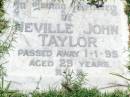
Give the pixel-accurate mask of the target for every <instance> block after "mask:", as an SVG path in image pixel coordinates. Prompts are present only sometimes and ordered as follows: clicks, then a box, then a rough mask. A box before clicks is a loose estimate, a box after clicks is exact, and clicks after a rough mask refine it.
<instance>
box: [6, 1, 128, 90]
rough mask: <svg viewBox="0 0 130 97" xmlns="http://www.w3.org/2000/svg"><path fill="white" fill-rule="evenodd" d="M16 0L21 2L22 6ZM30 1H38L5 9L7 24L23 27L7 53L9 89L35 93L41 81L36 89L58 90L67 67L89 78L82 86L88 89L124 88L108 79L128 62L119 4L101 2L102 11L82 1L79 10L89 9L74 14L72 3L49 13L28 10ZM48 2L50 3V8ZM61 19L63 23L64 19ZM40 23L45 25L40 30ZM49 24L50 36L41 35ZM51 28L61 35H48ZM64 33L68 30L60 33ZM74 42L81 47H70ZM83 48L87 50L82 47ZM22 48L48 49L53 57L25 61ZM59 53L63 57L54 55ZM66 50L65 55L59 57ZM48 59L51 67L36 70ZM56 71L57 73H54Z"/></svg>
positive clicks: (124, 19)
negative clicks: (11, 48)
mask: <svg viewBox="0 0 130 97" xmlns="http://www.w3.org/2000/svg"><path fill="white" fill-rule="evenodd" d="M15 1H19V3H20V5H19V4H17V3H18V2H15ZM33 1H37V0H32V1H31V0H27V1H26V0H22V1H21V0H14V1H12V2H9V3H8V4H7V5H8V6H7V12H8V14H9V16H8V17H9V18H10V20H12V21H13V20H14V21H17V22H18V23H20V24H21V22H23V24H24V25H23V26H24V28H23V29H24V31H18V32H17V33H18V35H17V42H16V43H14V46H15V48H14V50H13V51H10V56H9V57H8V60H9V62H8V64H7V65H6V66H7V73H8V77H7V80H10V81H13V83H12V86H11V87H12V89H19V90H34V89H35V88H36V87H37V82H38V81H39V79H41V80H40V85H39V88H40V89H48V88H49V87H53V88H55V87H59V86H60V83H61V79H62V76H61V75H60V73H62V72H63V71H64V69H66V68H67V67H68V65H69V66H70V67H69V68H70V69H73V70H74V71H75V72H77V71H79V70H82V71H83V72H85V73H88V76H87V79H88V82H87V83H86V85H85V86H87V87H98V88H102V87H107V86H109V85H110V84H111V83H120V84H122V83H123V84H125V83H126V82H125V81H124V80H119V78H118V77H115V76H113V75H110V73H113V72H115V73H119V74H122V75H127V70H126V68H125V66H124V65H126V64H127V61H128V56H127V48H128V33H129V32H128V24H127V16H126V15H125V13H124V4H123V2H122V1H120V0H110V1H109V2H107V3H105V5H104V7H103V8H99V9H97V8H95V7H94V6H92V7H90V6H89V5H86V4H85V3H83V2H82V5H83V6H85V5H86V6H87V7H86V8H87V9H86V10H82V11H81V10H80V11H77V10H76V11H72V10H73V8H74V7H70V0H65V6H66V9H65V10H64V9H63V8H61V9H56V8H55V9H48V8H45V6H44V4H42V6H40V7H35V8H34V7H33V6H34V5H35V4H36V3H35V4H34V5H32V3H33ZM47 1H48V0H47ZM47 1H46V0H43V2H44V3H45V2H47ZM14 2H15V3H14ZM49 2H50V1H48V4H50V3H49ZM37 4H38V3H37ZM39 4H40V3H39ZM55 4H58V5H57V6H61V5H64V4H60V3H55ZM62 7H63V6H62ZM79 8H81V7H79ZM64 13H66V14H64ZM63 16H64V17H65V19H66V20H62V19H63V18H64V17H63ZM69 17H70V18H69ZM71 19H72V20H71ZM25 23H26V26H25ZM41 23H46V24H44V25H42V24H41ZM47 23H50V24H52V25H51V26H53V27H52V28H51V26H50V24H49V26H48V27H50V28H48V32H47V30H46V31H45V32H44V30H45V29H47V28H46V25H47ZM56 24H57V25H56ZM60 26H61V28H60ZM93 26H94V28H93ZM21 27H22V26H21ZM65 27H66V29H65ZM91 27H92V28H91ZM41 28H42V29H43V30H42V31H41ZM32 29H33V31H32ZM54 29H57V30H56V32H60V33H50V32H51V30H54ZM62 29H64V30H66V31H65V32H64V33H61V32H62V31H60V30H62ZM94 29H95V31H94ZM104 29H107V30H104ZM89 30H91V31H89ZM67 31H68V32H67ZM71 31H72V32H71ZM103 31H104V33H103ZM99 33H100V34H99ZM39 35H40V36H39ZM42 38H43V39H42ZM44 38H45V40H44ZM44 41H45V44H44ZM64 41H65V42H64ZM76 42H77V43H79V44H77V45H76V46H74V44H75V43H76ZM71 43H72V44H73V45H72V44H71ZM85 43H86V45H84V44H85ZM72 46H74V47H72ZM25 49H26V50H49V51H50V52H52V55H50V56H49V57H47V56H43V57H42V56H36V55H35V56H32V55H28V56H27V54H28V53H27V52H23V50H25ZM60 51H61V53H60V54H61V55H60V54H59V55H57V54H58V52H60ZM65 51H66V52H68V53H69V55H65V54H63V52H65ZM31 52H32V51H31ZM31 54H32V53H31ZM38 54H39V53H38ZM40 54H41V53H40ZM49 54H50V53H49ZM85 54H86V56H85ZM31 60H32V61H33V62H32V63H34V62H35V63H34V64H32V63H30V62H31ZM39 60H40V61H39ZM48 60H49V65H53V66H45V65H48V64H45V65H44V64H42V65H44V66H41V65H40V66H39V62H41V63H42V62H43V61H46V62H48ZM37 62H38V63H37ZM72 62H73V64H72ZM52 63H53V64H52ZM81 63H84V64H81ZM90 63H91V64H90ZM70 64H71V65H73V66H71V65H70ZM60 65H61V66H62V67H61V66H60ZM56 70H57V72H58V73H56Z"/></svg>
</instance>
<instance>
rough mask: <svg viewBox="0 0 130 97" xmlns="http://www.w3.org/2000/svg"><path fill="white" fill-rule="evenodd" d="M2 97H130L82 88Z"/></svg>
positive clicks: (119, 92) (125, 93)
mask: <svg viewBox="0 0 130 97" xmlns="http://www.w3.org/2000/svg"><path fill="white" fill-rule="evenodd" d="M0 97H129V95H128V93H127V92H122V91H119V90H116V91H114V92H113V93H101V92H100V91H99V90H97V89H86V88H82V89H80V90H78V91H71V92H65V91H62V90H60V91H57V90H49V91H48V92H37V91H34V92H32V93H30V94H22V93H12V94H11V93H6V94H3V95H0Z"/></svg>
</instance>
